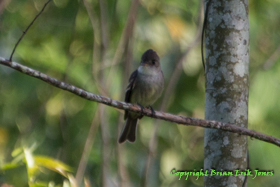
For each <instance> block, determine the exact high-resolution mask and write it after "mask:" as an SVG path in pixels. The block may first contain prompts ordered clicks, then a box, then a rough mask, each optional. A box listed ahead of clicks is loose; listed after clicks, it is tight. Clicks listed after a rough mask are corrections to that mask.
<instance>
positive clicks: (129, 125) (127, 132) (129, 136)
mask: <svg viewBox="0 0 280 187" xmlns="http://www.w3.org/2000/svg"><path fill="white" fill-rule="evenodd" d="M137 122H138V118H136V119H133V118H131V117H130V116H128V118H127V119H126V121H125V126H124V128H123V131H122V133H121V135H120V138H119V143H123V142H125V141H126V140H128V141H130V142H135V139H136V126H137Z"/></svg>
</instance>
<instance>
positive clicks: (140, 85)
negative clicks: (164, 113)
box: [131, 74, 164, 107]
mask: <svg viewBox="0 0 280 187" xmlns="http://www.w3.org/2000/svg"><path fill="white" fill-rule="evenodd" d="M138 76H139V78H138V79H136V82H135V87H134V89H133V91H132V95H131V103H139V104H140V105H142V106H144V107H146V106H149V105H152V104H153V103H154V102H155V101H156V100H157V99H158V98H159V97H160V96H161V93H162V90H163V84H164V83H163V79H161V77H160V76H162V75H160V76H141V74H140V75H138ZM140 76H141V77H140Z"/></svg>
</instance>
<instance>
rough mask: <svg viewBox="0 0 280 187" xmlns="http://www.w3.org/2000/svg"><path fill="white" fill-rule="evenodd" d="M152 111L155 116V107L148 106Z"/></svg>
mask: <svg viewBox="0 0 280 187" xmlns="http://www.w3.org/2000/svg"><path fill="white" fill-rule="evenodd" d="M148 107H149V108H150V109H151V112H152V116H155V115H156V113H155V110H154V109H153V107H152V106H151V105H149V106H148Z"/></svg>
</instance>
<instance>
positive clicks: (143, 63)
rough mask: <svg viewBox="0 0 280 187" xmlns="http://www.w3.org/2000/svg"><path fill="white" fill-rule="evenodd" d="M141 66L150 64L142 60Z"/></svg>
mask: <svg viewBox="0 0 280 187" xmlns="http://www.w3.org/2000/svg"><path fill="white" fill-rule="evenodd" d="M140 66H149V64H147V63H145V62H141V64H140Z"/></svg>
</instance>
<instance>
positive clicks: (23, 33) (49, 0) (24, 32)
mask: <svg viewBox="0 0 280 187" xmlns="http://www.w3.org/2000/svg"><path fill="white" fill-rule="evenodd" d="M49 2H51V0H48V1H47V2H46V3H45V4H44V6H43V8H42V9H41V11H40V12H39V13H38V14H37V15H36V16H35V18H34V19H33V20H32V22H31V23H30V24H29V25H28V27H27V28H26V29H25V30H24V31H23V32H22V35H21V36H20V38H19V39H18V41H17V43H16V45H15V47H14V49H13V51H12V53H11V56H10V61H12V59H13V55H14V53H15V51H16V48H17V46H18V44H19V43H20V41H21V39H22V38H23V37H24V35H25V34H26V32H27V31H28V29H29V28H30V27H31V26H32V25H33V23H34V22H35V21H36V19H37V18H38V17H39V16H40V15H41V14H42V13H43V11H44V10H45V8H46V6H47V5H48V4H49Z"/></svg>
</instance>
